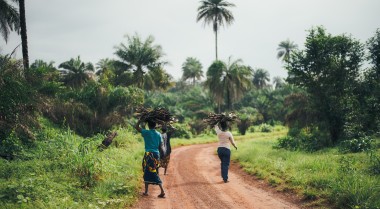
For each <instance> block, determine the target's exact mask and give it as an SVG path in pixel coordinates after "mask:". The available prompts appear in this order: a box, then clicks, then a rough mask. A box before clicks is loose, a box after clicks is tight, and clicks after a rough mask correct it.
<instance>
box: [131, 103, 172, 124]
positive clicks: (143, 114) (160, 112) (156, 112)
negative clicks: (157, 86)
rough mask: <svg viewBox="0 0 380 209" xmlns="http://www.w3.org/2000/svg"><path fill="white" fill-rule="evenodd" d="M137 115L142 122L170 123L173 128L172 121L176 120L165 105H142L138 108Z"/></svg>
mask: <svg viewBox="0 0 380 209" xmlns="http://www.w3.org/2000/svg"><path fill="white" fill-rule="evenodd" d="M135 115H136V117H137V118H138V119H140V121H142V122H148V121H153V122H156V123H157V124H159V125H164V124H166V125H168V127H170V128H171V125H170V124H171V123H173V122H176V119H175V118H174V116H173V115H172V114H171V113H170V112H169V111H168V110H167V109H166V108H163V107H157V108H154V109H151V108H144V107H140V108H137V109H136V114H135Z"/></svg>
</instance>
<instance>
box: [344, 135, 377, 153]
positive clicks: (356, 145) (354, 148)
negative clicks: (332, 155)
mask: <svg viewBox="0 0 380 209" xmlns="http://www.w3.org/2000/svg"><path fill="white" fill-rule="evenodd" d="M372 141H373V139H372V138H371V137H367V136H364V137H360V138H353V139H348V140H344V141H342V142H341V144H340V150H341V151H342V152H353V153H355V152H364V151H369V150H371V148H372Z"/></svg>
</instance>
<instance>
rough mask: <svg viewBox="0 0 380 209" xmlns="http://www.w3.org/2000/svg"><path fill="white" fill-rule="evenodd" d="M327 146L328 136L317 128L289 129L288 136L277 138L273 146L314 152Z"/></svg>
mask: <svg viewBox="0 0 380 209" xmlns="http://www.w3.org/2000/svg"><path fill="white" fill-rule="evenodd" d="M326 146H329V140H328V137H327V136H325V134H323V132H320V131H318V130H309V129H305V128H304V129H291V130H290V131H289V133H288V136H285V137H282V138H279V139H278V141H277V144H276V145H275V146H274V148H284V149H288V150H303V151H308V152H314V151H317V150H320V149H322V148H324V147H326Z"/></svg>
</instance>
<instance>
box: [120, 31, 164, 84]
mask: <svg viewBox="0 0 380 209" xmlns="http://www.w3.org/2000/svg"><path fill="white" fill-rule="evenodd" d="M126 37H127V42H128V43H127V44H124V43H121V44H120V45H119V46H117V47H116V52H115V54H116V56H117V57H118V58H119V59H120V61H117V62H116V65H117V66H118V67H119V68H122V69H123V71H130V70H131V71H132V75H131V76H132V80H131V81H132V82H133V84H134V85H136V86H137V87H139V88H143V87H144V80H145V77H144V76H145V73H147V72H148V71H151V70H159V69H160V68H161V67H162V66H163V65H164V64H165V62H164V61H162V60H161V59H162V57H163V55H164V54H163V52H162V48H161V46H160V45H154V44H153V42H154V38H153V36H149V37H148V38H147V39H145V40H141V38H140V36H138V35H137V34H136V35H134V36H128V35H127V36H126Z"/></svg>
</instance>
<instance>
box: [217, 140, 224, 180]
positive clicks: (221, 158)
mask: <svg viewBox="0 0 380 209" xmlns="http://www.w3.org/2000/svg"><path fill="white" fill-rule="evenodd" d="M218 157H219V159H220V175H221V176H222V178H223V150H222V148H221V147H219V148H218Z"/></svg>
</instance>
